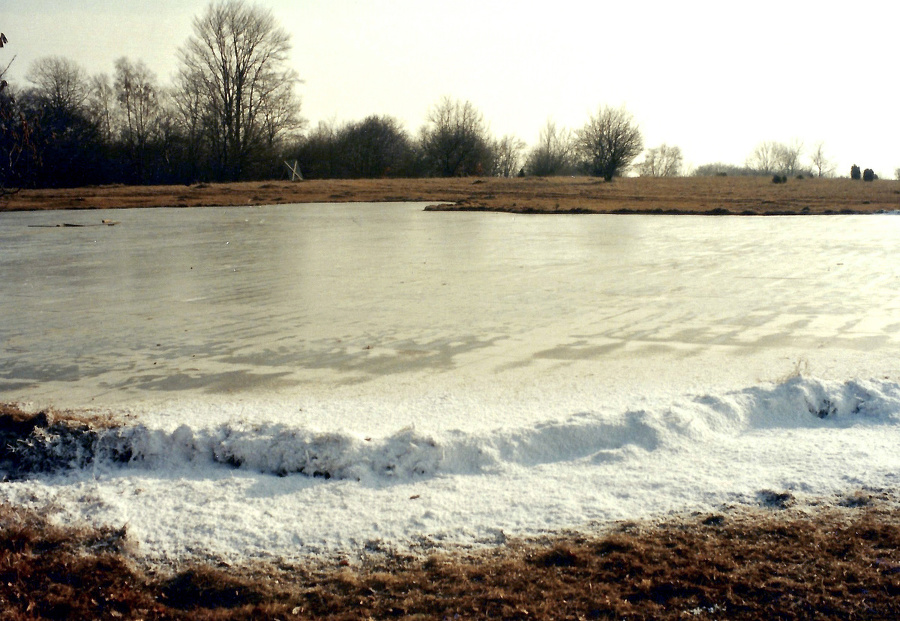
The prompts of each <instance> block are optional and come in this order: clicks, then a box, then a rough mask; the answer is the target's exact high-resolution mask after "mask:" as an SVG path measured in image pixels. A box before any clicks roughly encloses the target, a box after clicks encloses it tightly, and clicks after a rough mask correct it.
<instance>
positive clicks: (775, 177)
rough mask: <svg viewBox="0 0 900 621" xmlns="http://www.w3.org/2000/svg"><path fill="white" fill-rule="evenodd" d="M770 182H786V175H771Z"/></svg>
mask: <svg viewBox="0 0 900 621" xmlns="http://www.w3.org/2000/svg"><path fill="white" fill-rule="evenodd" d="M772 183H787V175H778V174H776V175H773V176H772Z"/></svg>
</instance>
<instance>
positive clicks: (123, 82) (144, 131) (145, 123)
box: [113, 58, 160, 183]
mask: <svg viewBox="0 0 900 621" xmlns="http://www.w3.org/2000/svg"><path fill="white" fill-rule="evenodd" d="M113 88H114V92H115V96H116V101H117V102H118V104H119V123H120V127H119V136H120V140H121V142H122V143H123V144H124V146H125V148H126V149H127V150H128V153H129V156H130V159H131V161H132V165H133V166H134V169H135V174H136V175H137V179H138V180H139V181H141V182H142V183H146V182H147V178H146V170H145V165H146V159H147V150H148V145H149V144H150V142H151V141H152V140H153V139H155V138H156V134H157V130H158V129H159V121H160V114H159V113H160V108H159V87H158V86H157V84H156V76H155V75H154V74H153V72H152V71H150V70H149V69H148V68H147V66H146V65H145V64H144V63H143V62H141V61H138V62H136V63H132V62H131V61H130V60H128V59H127V58H120V59H118V60H117V61H116V73H115V80H114V82H113Z"/></svg>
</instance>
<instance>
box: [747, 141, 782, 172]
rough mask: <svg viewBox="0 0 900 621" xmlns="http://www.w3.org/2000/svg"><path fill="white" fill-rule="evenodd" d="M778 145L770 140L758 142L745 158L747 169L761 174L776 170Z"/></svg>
mask: <svg viewBox="0 0 900 621" xmlns="http://www.w3.org/2000/svg"><path fill="white" fill-rule="evenodd" d="M779 149H780V145H779V144H778V143H777V142H775V141H772V140H767V141H765V142H760V143H759V144H758V145H756V148H754V149H753V153H751V154H750V157H748V158H747V168H751V169H753V170H755V171H756V172H758V173H761V174H766V175H767V174H769V173H771V172H774V171H776V170H778V168H777V166H778V164H777V160H778V151H779Z"/></svg>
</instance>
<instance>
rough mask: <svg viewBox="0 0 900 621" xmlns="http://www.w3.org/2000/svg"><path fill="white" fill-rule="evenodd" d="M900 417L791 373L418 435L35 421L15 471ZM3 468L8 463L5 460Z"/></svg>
mask: <svg viewBox="0 0 900 621" xmlns="http://www.w3.org/2000/svg"><path fill="white" fill-rule="evenodd" d="M898 422H900V386H898V385H897V384H895V383H892V382H886V381H881V382H878V381H869V382H864V381H850V382H845V383H837V382H824V381H819V380H814V379H806V378H802V377H796V378H793V379H790V380H788V381H786V382H784V383H781V384H778V385H770V386H766V387H753V388H747V389H745V390H742V391H739V392H732V393H727V394H724V395H721V396H713V395H704V396H698V397H692V398H688V399H686V400H683V401H681V402H676V403H674V404H672V405H670V406H668V407H664V408H660V409H643V410H628V411H625V412H619V413H616V412H612V413H609V412H580V413H576V414H573V415H571V416H569V417H568V418H564V419H560V420H551V421H546V422H541V423H538V424H534V425H530V426H525V427H514V428H503V427H501V428H497V429H494V430H493V431H490V432H466V431H460V430H453V431H447V432H439V433H431V434H426V433H420V432H418V431H416V429H415V428H412V427H408V428H404V429H401V430H399V431H397V432H396V433H393V434H390V435H388V436H385V437H367V436H363V435H360V434H358V433H351V432H317V431H314V430H311V429H307V428H301V427H291V426H289V425H285V424H268V423H266V424H254V425H244V424H241V423H239V422H237V423H228V424H222V425H219V426H216V427H212V428H197V429H193V428H191V427H189V426H188V425H181V426H179V427H178V428H176V429H175V430H174V431H171V432H167V431H164V430H160V429H151V428H148V427H146V426H144V425H133V426H122V427H114V428H111V429H92V428H89V427H87V426H84V425H76V426H67V425H64V424H59V423H56V424H53V425H49V426H44V427H38V428H36V429H35V431H34V432H33V434H32V435H31V436H29V437H27V438H22V439H19V440H18V442H17V446H16V448H15V449H14V450H13V453H14V454H15V455H18V457H19V459H20V461H18V462H16V463H17V464H18V465H17V466H16V467H15V468H14V470H15V471H16V472H17V473H19V474H27V472H23V470H27V469H28V468H31V469H33V471H34V473H39V472H44V471H51V470H58V469H61V468H85V467H87V466H89V465H93V464H94V463H95V462H98V461H99V462H105V463H111V464H120V465H123V466H125V467H137V468H145V469H165V468H167V467H171V466H174V465H177V466H178V467H185V466H186V465H189V464H191V463H194V464H209V463H216V464H225V465H228V466H231V467H234V468H241V469H247V470H252V471H256V472H261V473H266V474H272V475H278V476H287V475H293V474H299V475H305V476H309V477H322V478H325V479H336V480H343V479H350V480H357V481H360V480H370V479H384V480H395V481H396V480H409V479H421V478H427V477H434V476H439V475H443V474H471V475H476V474H486V473H494V472H499V471H502V469H503V468H504V467H506V466H508V465H516V466H525V467H532V466H537V465H541V464H548V463H559V462H567V461H578V460H585V459H587V460H593V461H610V460H616V459H619V458H620V457H621V456H622V455H625V454H630V452H633V451H635V450H639V451H644V452H652V451H656V450H658V449H661V448H667V447H668V448H673V447H676V446H683V445H685V444H688V443H698V442H710V441H716V440H717V439H720V437H721V436H723V435H734V434H738V433H741V432H743V431H747V430H753V429H774V428H840V427H842V426H847V425H866V424H897V423H898ZM8 469H9V468H8Z"/></svg>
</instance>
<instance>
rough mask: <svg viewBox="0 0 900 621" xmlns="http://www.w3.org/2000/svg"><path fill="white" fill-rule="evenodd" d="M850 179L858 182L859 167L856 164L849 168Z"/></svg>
mask: <svg viewBox="0 0 900 621" xmlns="http://www.w3.org/2000/svg"><path fill="white" fill-rule="evenodd" d="M850 178H851V179H853V180H855V181H859V178H860V174H859V166H857V165H856V164H854V165H853V166H851V167H850Z"/></svg>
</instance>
